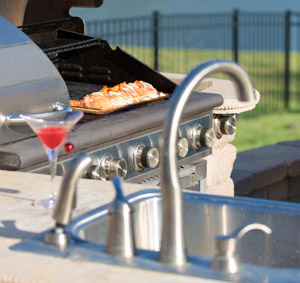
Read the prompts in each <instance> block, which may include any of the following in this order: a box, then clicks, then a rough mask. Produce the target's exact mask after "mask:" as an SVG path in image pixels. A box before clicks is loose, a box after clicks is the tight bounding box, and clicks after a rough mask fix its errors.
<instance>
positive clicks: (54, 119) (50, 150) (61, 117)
mask: <svg viewBox="0 0 300 283" xmlns="http://www.w3.org/2000/svg"><path fill="white" fill-rule="evenodd" d="M20 116H21V118H23V119H24V120H25V121H26V122H27V124H28V125H29V126H30V127H31V129H32V130H33V131H34V132H35V133H36V134H37V136H38V137H39V139H40V141H41V142H42V144H43V145H44V147H45V150H46V152H47V155H48V159H49V162H50V170H51V194H50V197H49V199H44V200H39V201H36V202H34V205H35V206H38V207H44V208H54V207H55V203H56V193H55V190H54V188H53V179H54V176H55V174H56V164H57V157H58V151H59V147H60V146H61V145H62V143H63V142H64V140H65V139H66V136H67V134H68V132H69V131H70V130H71V129H72V128H73V126H74V125H75V124H76V123H77V122H78V121H79V120H80V119H81V118H82V116H83V112H81V111H61V112H53V113H52V112H50V113H47V115H46V116H45V114H44V113H38V114H21V115H20Z"/></svg>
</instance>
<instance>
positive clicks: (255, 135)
mask: <svg viewBox="0 0 300 283" xmlns="http://www.w3.org/2000/svg"><path fill="white" fill-rule="evenodd" d="M297 139H300V112H278V113H271V114H266V115H262V116H258V117H253V118H238V121H237V131H236V137H235V139H234V141H233V142H232V144H233V145H235V146H236V147H237V150H238V151H244V150H248V149H251V148H255V147H260V146H263V145H268V144H275V143H277V142H281V141H289V140H297Z"/></svg>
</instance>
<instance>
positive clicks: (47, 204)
mask: <svg viewBox="0 0 300 283" xmlns="http://www.w3.org/2000/svg"><path fill="white" fill-rule="evenodd" d="M32 205H33V206H35V207H39V208H48V209H53V208H54V207H55V205H56V199H54V198H48V199H42V200H36V201H35V202H34V203H33V204H32Z"/></svg>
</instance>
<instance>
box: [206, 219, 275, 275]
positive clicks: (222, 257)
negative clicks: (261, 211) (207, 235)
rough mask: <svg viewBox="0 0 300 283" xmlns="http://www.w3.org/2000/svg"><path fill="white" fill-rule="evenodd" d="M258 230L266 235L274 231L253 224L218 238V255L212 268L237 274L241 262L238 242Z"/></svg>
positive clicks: (261, 225)
mask: <svg viewBox="0 0 300 283" xmlns="http://www.w3.org/2000/svg"><path fill="white" fill-rule="evenodd" d="M253 230H258V231H261V232H264V233H265V234H271V233H272V230H271V229H270V228H269V227H268V226H266V225H264V224H260V223H251V224H249V225H246V226H244V227H242V228H239V229H237V230H236V231H235V232H233V233H232V234H230V235H226V236H217V237H216V248H217V254H216V255H215V256H214V258H213V261H212V263H211V268H212V269H215V270H218V271H222V272H225V273H236V272H238V271H240V269H241V266H240V260H239V257H238V255H237V254H236V247H237V244H238V241H239V240H240V239H241V238H242V237H243V236H244V235H245V234H246V233H248V232H250V231H253Z"/></svg>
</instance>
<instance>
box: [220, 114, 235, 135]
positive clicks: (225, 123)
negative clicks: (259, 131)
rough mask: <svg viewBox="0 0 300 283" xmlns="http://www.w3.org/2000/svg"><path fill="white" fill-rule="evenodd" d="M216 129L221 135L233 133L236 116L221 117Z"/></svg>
mask: <svg viewBox="0 0 300 283" xmlns="http://www.w3.org/2000/svg"><path fill="white" fill-rule="evenodd" d="M219 121H220V124H219V127H218V128H217V129H218V133H219V134H220V133H221V134H223V135H233V134H234V133H235V129H236V118H235V116H229V117H224V118H221V119H220V120H219Z"/></svg>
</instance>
